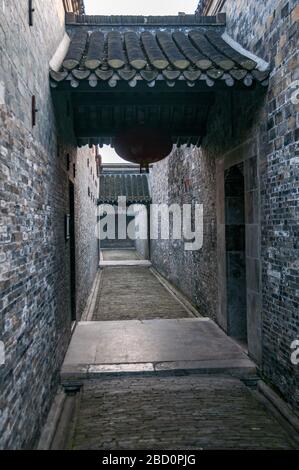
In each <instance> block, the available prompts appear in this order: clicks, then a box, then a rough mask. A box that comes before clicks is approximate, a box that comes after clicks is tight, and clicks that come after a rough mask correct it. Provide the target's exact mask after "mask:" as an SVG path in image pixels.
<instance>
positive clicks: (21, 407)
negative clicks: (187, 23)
mask: <svg viewBox="0 0 299 470" xmlns="http://www.w3.org/2000/svg"><path fill="white" fill-rule="evenodd" d="M34 3H35V5H34V6H35V12H34V14H33V20H34V24H33V26H32V27H29V25H28V2H27V1H26V0H22V1H9V2H1V4H0V199H1V202H0V214H1V217H0V291H1V297H0V339H1V340H2V341H4V344H5V352H6V357H5V364H4V365H3V366H0V405H1V414H0V448H6V449H20V448H32V447H33V446H34V445H35V443H36V440H37V438H38V435H39V432H40V429H41V426H42V424H43V422H44V420H45V417H46V415H47V412H48V410H49V407H50V404H51V401H52V399H53V396H54V394H55V392H56V389H57V385H58V379H59V377H58V374H59V369H60V366H61V363H62V361H63V357H64V354H65V352H66V348H67V345H68V341H69V338H70V332H71V308H70V242H67V241H66V240H65V214H67V213H69V180H73V182H74V184H75V199H76V206H77V209H76V213H77V217H76V219H77V220H76V222H77V234H76V251H77V253H78V255H77V267H76V271H77V273H78V279H77V304H78V305H77V311H78V312H79V314H80V312H81V311H82V309H83V306H84V302H85V301H86V297H87V295H88V290H89V289H90V286H91V283H92V276H93V275H94V274H95V271H96V259H95V255H96V242H95V240H94V236H93V232H92V231H91V229H90V228H88V229H87V230H86V231H84V225H85V224H86V217H85V218H84V219H80V216H79V215H78V211H79V209H80V207H81V208H82V206H84V207H86V208H87V217H89V216H90V217H91V216H94V207H95V202H94V201H92V200H91V198H90V197H89V196H87V187H85V188H84V187H83V186H84V185H85V186H86V185H87V180H90V181H89V183H88V184H90V186H91V188H92V194H93V195H94V196H95V194H96V188H95V182H94V181H93V175H94V172H95V169H94V157H93V154H92V152H91V151H90V150H89V149H88V150H85V149H82V150H80V151H79V152H78V155H77V150H76V148H75V146H74V145H73V144H72V143H71V142H66V141H63V140H62V139H61V138H59V137H58V135H57V128H56V125H55V115H54V112H53V104H52V99H51V94H50V88H49V80H48V73H49V60H50V59H51V57H52V55H53V53H54V52H55V50H56V48H57V46H58V44H59V42H60V40H61V39H62V37H63V34H64V8H63V3H62V1H61V0H53V1H50V0H46V1H43V2H34ZM32 95H35V96H36V102H37V107H38V110H39V111H38V114H37V123H36V126H35V127H34V128H32V125H31V97H32ZM58 144H59V145H58ZM67 154H68V155H69V162H70V165H69V170H68V169H67V158H66V156H67ZM87 155H90V158H91V166H92V169H93V175H90V168H88V169H87V168H86V171H85V170H84V171H83V167H84V169H85V166H86V159H87ZM92 159H93V160H92ZM73 165H75V167H76V166H77V168H76V170H77V171H76V176H75V178H74V174H73V170H74V167H73ZM87 173H88V176H87ZM89 175H90V176H89ZM77 182H78V183H80V184H81V185H82V187H80V189H79V188H77V186H78V183H77ZM83 193H84V194H83ZM92 220H93V219H92ZM81 224H82V226H80V225H81ZM89 242H90V243H89ZM83 276H85V280H86V282H85V283H83V281H82V278H83Z"/></svg>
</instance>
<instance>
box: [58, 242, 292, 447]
mask: <svg viewBox="0 0 299 470" xmlns="http://www.w3.org/2000/svg"><path fill="white" fill-rule="evenodd" d="M126 257H128V258H129V260H127V261H131V262H132V261H134V259H135V261H136V262H138V261H139V260H140V257H139V255H138V254H137V253H135V252H134V251H132V250H131V251H129V252H127V250H123V251H117V250H116V251H114V252H109V251H106V252H104V253H103V254H102V257H101V258H102V259H104V260H105V259H106V261H114V262H115V265H114V266H104V267H103V268H102V269H101V270H100V274H99V276H100V279H99V280H98V282H97V288H96V292H95V293H94V296H95V301H94V302H93V304H92V305H93V312H92V316H91V318H90V320H92V321H83V322H80V323H79V324H78V326H77V328H76V330H75V333H74V335H73V338H72V341H71V344H70V347H69V350H68V354H67V356H66V359H65V362H64V365H63V368H62V371H61V378H62V383H63V385H64V387H65V388H66V390H71V391H72V390H73V389H74V388H76V387H77V388H78V390H79V389H80V392H78V393H77V394H76V395H75V396H73V395H69V396H68V398H67V400H68V408H69V409H71V410H72V413H71V415H72V416H71V417H70V415H69V414H68V415H67V417H64V415H62V418H61V421H62V423H61V424H60V431H59V427H58V433H57V436H56V438H55V439H54V443H53V448H69V449H106V450H107V449H111V450H113V449H201V448H203V449H213V448H214V449H215V448H218V449H219V448H220V449H289V448H293V447H294V443H293V442H292V440H291V438H290V436H289V435H288V434H287V432H286V431H285V430H284V428H283V427H282V426H281V424H279V423H278V422H277V421H276V419H275V418H274V417H273V416H272V415H271V414H270V413H269V411H268V410H267V409H266V408H265V407H264V405H263V404H262V403H261V402H260V400H259V399H258V395H257V394H256V390H255V384H256V369H255V365H254V364H253V363H252V362H251V361H250V360H249V359H248V357H247V355H246V354H245V353H244V351H243V350H242V349H241V348H240V346H239V345H237V344H236V343H235V342H234V341H233V340H232V339H231V338H229V337H227V336H226V335H225V334H224V333H223V332H222V331H221V329H220V328H219V327H218V326H217V325H216V324H215V323H214V322H213V321H211V320H210V319H208V318H203V317H200V316H199V314H198V316H196V315H195V310H194V309H193V308H192V307H191V306H190V305H188V302H187V301H185V299H184V298H183V297H180V294H179V293H177V292H176V291H174V290H173V291H172V290H171V286H170V285H169V284H167V283H165V281H163V279H160V278H159V276H157V275H156V274H155V271H154V270H152V268H151V267H146V266H140V265H136V266H132V265H130V266H119V265H118V263H119V262H124V261H126V259H124V258H126ZM185 302H186V303H185ZM63 421H67V422H70V423H71V425H70V424H68V425H67V426H66V427H65V422H64V423H63ZM61 429H66V430H67V432H63V433H62V432H61Z"/></svg>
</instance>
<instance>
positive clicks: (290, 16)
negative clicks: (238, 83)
mask: <svg viewBox="0 0 299 470" xmlns="http://www.w3.org/2000/svg"><path fill="white" fill-rule="evenodd" d="M224 10H225V11H226V12H227V17H228V32H229V33H230V34H231V35H232V36H233V37H234V38H235V39H237V40H239V41H240V42H241V43H242V44H243V45H244V46H245V47H249V48H250V49H251V50H252V51H254V52H255V53H257V54H258V55H260V56H262V57H263V58H264V59H265V60H268V61H269V62H270V63H271V66H272V69H273V71H272V74H271V80H270V85H269V89H268V92H267V95H266V97H265V100H264V102H262V103H263V107H262V108H261V110H260V112H259V114H258V115H257V116H256V117H255V118H254V119H253V125H252V126H251V128H252V131H251V133H250V134H251V135H250V136H252V138H253V139H254V143H255V144H256V146H257V159H258V174H259V193H260V194H259V196H260V201H261V205H260V219H261V246H260V249H261V273H260V274H261V282H262V286H261V293H262V299H261V302H262V314H261V316H262V371H263V374H264V376H265V378H266V379H267V380H268V381H269V382H270V383H271V384H272V385H274V386H275V387H276V389H277V391H278V392H280V393H281V394H282V395H283V396H284V397H285V398H286V399H287V400H288V401H289V402H290V403H292V404H293V405H294V406H296V407H298V406H299V374H298V366H295V365H292V364H291V361H290V344H291V342H292V341H293V340H294V339H298V338H299V308H298V306H299V305H298V281H299V273H298V254H299V252H298V218H299V214H298V194H299V192H298V191H299V189H298V188H299V186H298V176H299V171H298V152H299V148H298V136H299V134H298V124H299V114H298V111H299V107H298V104H295V102H292V100H291V97H292V95H293V93H294V91H295V89H296V88H297V90H298V84H297V86H295V84H294V82H295V80H298V78H299V67H298V65H299V64H298V40H299V37H298V36H299V35H298V25H299V6H298V2H297V1H296V0H289V1H286V0H283V1H281V0H268V1H266V2H251V1H250V0H243V1H237V2H235V1H232V0H227V1H226V3H225V6H224ZM292 84H293V85H294V87H292ZM245 109H246V108H245ZM256 118H257V120H256V121H255V119H256Z"/></svg>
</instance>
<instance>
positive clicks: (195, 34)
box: [50, 15, 269, 88]
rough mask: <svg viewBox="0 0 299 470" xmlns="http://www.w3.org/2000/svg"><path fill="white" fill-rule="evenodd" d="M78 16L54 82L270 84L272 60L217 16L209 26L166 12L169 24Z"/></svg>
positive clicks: (157, 20)
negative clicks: (241, 39)
mask: <svg viewBox="0 0 299 470" xmlns="http://www.w3.org/2000/svg"><path fill="white" fill-rule="evenodd" d="M73 18H75V20H74V21H76V26H73V27H72V29H71V31H70V32H71V34H72V38H71V43H70V46H69V49H68V52H67V53H66V55H65V57H64V59H63V61H62V66H61V68H60V70H59V71H51V72H50V74H51V78H52V86H54V87H57V86H58V84H59V83H60V82H64V81H69V83H70V85H71V86H72V87H73V88H77V87H78V86H79V85H80V82H81V81H85V82H87V83H89V85H90V86H91V87H96V86H97V84H98V83H99V82H101V83H106V84H108V85H109V86H110V87H115V86H116V85H117V84H118V82H119V81H122V82H127V83H128V85H129V86H131V87H135V86H136V84H137V83H138V81H140V80H142V81H144V82H145V83H147V84H148V85H149V86H150V87H152V86H154V85H155V83H156V82H157V81H161V80H164V81H165V82H166V83H167V84H168V85H169V86H170V87H172V86H174V85H175V83H176V82H177V81H179V80H180V81H185V83H186V84H187V85H189V86H191V87H193V86H194V85H195V84H196V82H198V81H201V83H204V82H206V84H207V85H208V86H209V87H211V86H213V85H214V83H215V82H218V81H223V82H224V83H225V84H226V85H227V86H233V85H234V84H235V83H236V82H241V83H242V84H243V85H246V86H251V85H252V83H253V82H254V81H257V82H261V83H262V84H266V83H267V79H268V75H269V67H268V64H267V63H265V62H264V61H262V60H261V59H259V58H257V57H255V56H254V55H253V54H250V53H249V52H248V51H245V50H244V49H243V48H242V47H241V46H240V45H239V44H237V43H236V42H234V41H233V40H232V39H231V38H230V37H229V36H228V35H227V34H225V30H224V27H223V25H222V27H220V26H219V23H217V21H214V24H212V25H210V23H209V21H207V20H206V21H207V24H206V25H204V24H203V20H202V18H203V17H197V16H196V15H184V16H177V17H164V25H163V24H162V23H161V22H162V17H86V16H82V17H80V16H79V17H78V16H75V15H73ZM212 18H214V17H212ZM215 18H216V17H215ZM220 18H221V17H220ZM145 20H146V21H145ZM89 25H92V27H91V26H90V27H89ZM188 25H189V26H188Z"/></svg>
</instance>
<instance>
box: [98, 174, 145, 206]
mask: <svg viewBox="0 0 299 470" xmlns="http://www.w3.org/2000/svg"><path fill="white" fill-rule="evenodd" d="M119 196H126V198H127V202H128V203H146V202H149V201H150V200H151V197H150V193H149V186H148V179H147V175H146V174H137V175H136V174H135V175H134V174H131V175H130V174H121V173H120V174H115V175H114V174H110V175H101V176H100V196H99V202H100V203H110V204H115V203H117V201H118V197H119Z"/></svg>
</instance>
